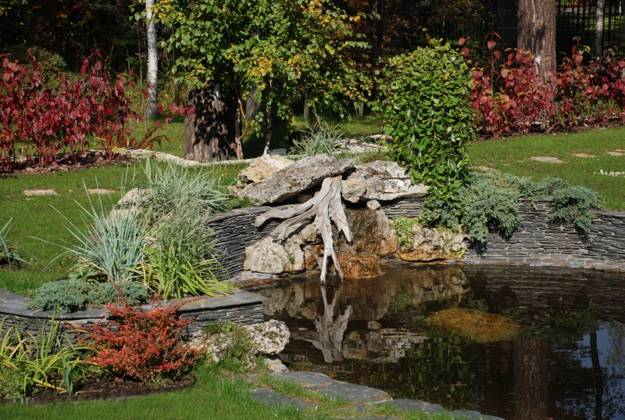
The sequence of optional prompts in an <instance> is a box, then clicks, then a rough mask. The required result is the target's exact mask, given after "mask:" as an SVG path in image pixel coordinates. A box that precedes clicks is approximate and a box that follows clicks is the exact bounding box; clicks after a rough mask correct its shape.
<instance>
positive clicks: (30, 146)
mask: <svg viewBox="0 0 625 420" xmlns="http://www.w3.org/2000/svg"><path fill="white" fill-rule="evenodd" d="M97 59H98V56H97V55H96V56H94V57H93V58H87V59H85V60H84V62H83V65H82V68H81V71H80V74H79V75H78V76H73V77H70V76H68V75H66V74H63V73H58V74H57V75H56V76H57V79H58V80H59V83H54V86H47V85H46V83H45V81H44V77H43V75H42V72H41V70H40V69H39V65H38V64H37V62H36V60H35V59H34V58H32V57H31V59H30V62H29V63H27V64H21V63H18V62H17V61H13V60H11V59H10V58H9V57H8V56H6V55H4V56H0V60H1V65H0V73H1V77H0V166H1V167H2V169H5V170H10V169H11V167H12V165H13V164H14V163H15V160H16V159H17V157H18V156H22V157H25V158H27V159H34V160H36V161H37V162H38V163H39V164H40V165H42V166H46V165H50V164H51V163H53V162H54V161H55V160H56V158H57V156H58V155H77V154H79V153H81V152H84V151H85V150H87V149H88V148H89V146H90V145H89V140H90V139H92V138H93V139H95V141H97V143H98V144H99V146H100V147H101V148H103V149H105V150H106V151H109V152H110V151H111V150H112V148H113V147H117V146H126V145H127V144H128V142H129V138H130V128H129V127H128V125H127V123H128V122H129V121H130V120H131V119H133V118H138V117H137V115H136V114H135V113H134V112H133V111H132V110H131V104H130V100H129V99H128V96H127V94H126V81H125V80H124V79H123V78H122V77H117V78H116V79H112V77H111V75H110V74H109V73H108V72H107V71H106V70H104V68H103V66H102V63H101V62H100V61H98V60H97Z"/></svg>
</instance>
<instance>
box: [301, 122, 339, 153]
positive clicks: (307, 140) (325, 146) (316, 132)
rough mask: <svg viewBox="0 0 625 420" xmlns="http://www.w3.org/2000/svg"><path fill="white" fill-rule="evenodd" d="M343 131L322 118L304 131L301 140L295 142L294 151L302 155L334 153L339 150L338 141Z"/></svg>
mask: <svg viewBox="0 0 625 420" xmlns="http://www.w3.org/2000/svg"><path fill="white" fill-rule="evenodd" d="M342 137H343V133H341V132H340V131H338V130H337V129H336V127H331V126H329V125H328V124H326V123H324V122H323V121H321V120H320V119H317V121H316V122H315V123H313V125H312V126H311V127H310V128H309V129H307V130H305V131H304V133H303V136H302V138H301V139H300V140H295V141H294V143H293V149H292V153H293V154H294V155H300V156H314V155H320V154H324V155H330V156H332V155H334V154H336V152H337V143H338V141H340V140H341V138H342Z"/></svg>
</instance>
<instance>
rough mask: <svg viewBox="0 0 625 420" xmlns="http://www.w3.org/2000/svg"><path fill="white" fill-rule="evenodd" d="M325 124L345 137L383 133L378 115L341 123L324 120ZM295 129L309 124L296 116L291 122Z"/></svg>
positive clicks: (382, 125)
mask: <svg viewBox="0 0 625 420" xmlns="http://www.w3.org/2000/svg"><path fill="white" fill-rule="evenodd" d="M326 122H327V123H328V124H329V125H331V126H334V125H336V128H337V130H339V131H340V132H342V133H343V135H344V136H345V137H361V136H370V135H373V134H382V133H383V131H384V128H383V127H384V120H383V119H382V116H381V115H379V114H369V115H365V116H364V117H352V118H351V119H346V120H343V121H332V120H326ZM293 126H294V128H295V129H299V130H301V129H305V128H308V127H309V124H308V122H307V121H306V120H304V117H302V116H297V117H296V118H295V120H294V122H293Z"/></svg>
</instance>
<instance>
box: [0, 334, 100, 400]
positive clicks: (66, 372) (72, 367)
mask: <svg viewBox="0 0 625 420" xmlns="http://www.w3.org/2000/svg"><path fill="white" fill-rule="evenodd" d="M2 327H3V325H2V323H0V331H4V329H3V328H2ZM85 350H87V349H85V348H77V347H75V346H73V345H71V344H70V343H68V342H66V341H65V340H63V339H62V338H61V337H60V334H59V326H58V324H57V323H53V324H52V326H51V328H50V330H49V331H46V330H45V329H44V328H41V329H40V331H39V332H38V333H37V334H36V335H31V334H26V335H23V334H22V333H20V331H19V330H18V329H17V328H15V327H11V328H8V329H7V330H6V332H5V333H4V337H3V338H2V341H1V342H0V396H2V397H4V398H7V399H15V400H17V399H24V398H26V397H28V396H29V395H31V394H32V393H33V392H34V390H35V389H38V388H39V389H51V390H54V391H57V392H60V393H69V394H71V392H72V389H73V384H74V383H75V382H76V381H78V380H80V379H81V378H82V377H84V376H85V375H87V374H89V373H90V372H92V371H93V368H91V367H89V366H88V365H87V364H86V363H85V362H84V361H83V358H82V357H81V353H82V352H84V351H85Z"/></svg>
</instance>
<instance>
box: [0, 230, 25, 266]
mask: <svg viewBox="0 0 625 420" xmlns="http://www.w3.org/2000/svg"><path fill="white" fill-rule="evenodd" d="M11 222H12V220H11V219H9V221H8V222H6V223H5V224H4V226H2V228H0V266H3V265H20V264H22V263H25V262H26V261H24V259H23V258H22V257H21V256H20V254H18V252H17V251H16V250H15V247H13V246H12V245H11V244H10V243H9V241H8V239H7V236H8V234H9V231H10V230H11Z"/></svg>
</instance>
